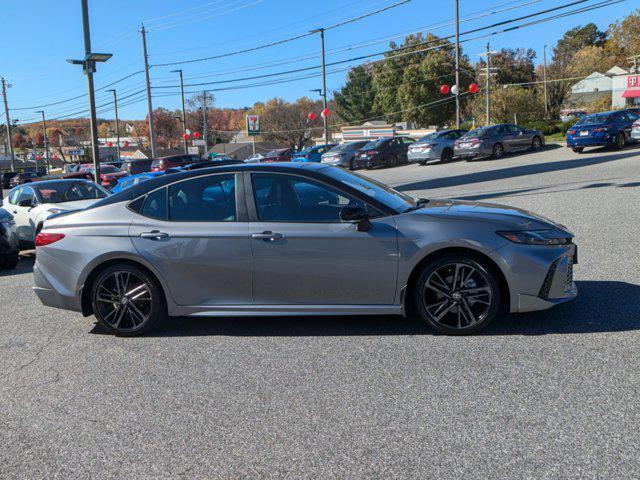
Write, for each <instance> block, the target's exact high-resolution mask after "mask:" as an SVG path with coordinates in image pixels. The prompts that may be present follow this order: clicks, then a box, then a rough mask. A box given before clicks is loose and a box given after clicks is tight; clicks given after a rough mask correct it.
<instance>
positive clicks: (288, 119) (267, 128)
mask: <svg viewBox="0 0 640 480" xmlns="http://www.w3.org/2000/svg"><path fill="white" fill-rule="evenodd" d="M321 110H322V102H320V101H314V100H311V99H310V98H308V97H302V98H299V99H298V100H296V101H295V102H294V103H290V102H287V101H285V100H283V99H282V98H273V99H271V100H269V101H267V102H265V103H262V102H259V103H256V104H255V105H254V106H253V108H251V109H250V112H249V113H255V114H257V115H260V117H261V118H260V123H261V126H262V129H263V131H264V133H263V135H262V138H263V139H264V140H267V141H272V142H277V143H281V144H283V145H287V146H290V147H296V148H303V147H304V146H305V145H307V144H308V143H309V141H310V140H311V138H312V137H313V136H314V135H321V134H322V123H321V122H320V121H319V119H316V120H315V121H314V122H313V123H309V120H308V118H307V116H308V115H309V112H320V111H321Z"/></svg>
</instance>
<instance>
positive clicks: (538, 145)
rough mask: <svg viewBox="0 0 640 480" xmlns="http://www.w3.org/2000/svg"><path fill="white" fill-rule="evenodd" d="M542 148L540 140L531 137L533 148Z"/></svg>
mask: <svg viewBox="0 0 640 480" xmlns="http://www.w3.org/2000/svg"><path fill="white" fill-rule="evenodd" d="M540 148H542V140H540V138H538V137H533V149H534V150H540Z"/></svg>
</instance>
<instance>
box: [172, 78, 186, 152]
mask: <svg viewBox="0 0 640 480" xmlns="http://www.w3.org/2000/svg"><path fill="white" fill-rule="evenodd" d="M171 73H178V74H180V97H181V98H182V140H183V143H184V154H185V155H186V154H187V153H188V148H187V137H186V135H187V118H186V116H185V111H184V78H183V76H182V70H171Z"/></svg>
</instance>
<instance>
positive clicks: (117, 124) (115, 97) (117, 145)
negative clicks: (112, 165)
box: [107, 88, 120, 160]
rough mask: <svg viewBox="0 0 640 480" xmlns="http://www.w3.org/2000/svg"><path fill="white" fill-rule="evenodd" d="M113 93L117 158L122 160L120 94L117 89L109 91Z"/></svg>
mask: <svg viewBox="0 0 640 480" xmlns="http://www.w3.org/2000/svg"><path fill="white" fill-rule="evenodd" d="M107 92H113V108H114V110H115V113H116V157H118V160H120V122H119V121H118V94H117V93H116V91H115V89H113V88H112V89H111V90H107Z"/></svg>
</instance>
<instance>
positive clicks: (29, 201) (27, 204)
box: [18, 198, 33, 208]
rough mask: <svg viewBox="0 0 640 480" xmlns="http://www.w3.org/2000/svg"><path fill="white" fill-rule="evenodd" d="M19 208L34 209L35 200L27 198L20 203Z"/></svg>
mask: <svg viewBox="0 0 640 480" xmlns="http://www.w3.org/2000/svg"><path fill="white" fill-rule="evenodd" d="M18 206H19V207H28V208H32V207H33V199H32V198H25V199H24V200H20V201H19V202H18Z"/></svg>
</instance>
